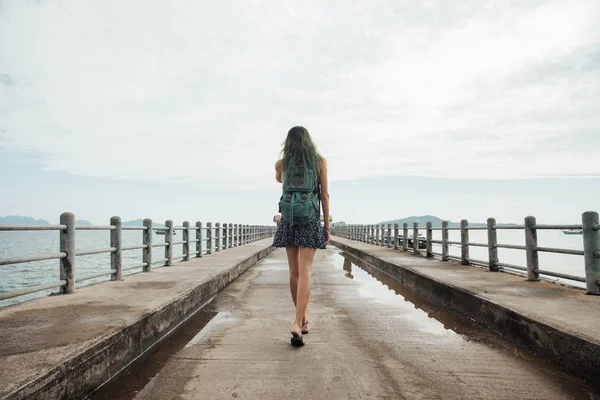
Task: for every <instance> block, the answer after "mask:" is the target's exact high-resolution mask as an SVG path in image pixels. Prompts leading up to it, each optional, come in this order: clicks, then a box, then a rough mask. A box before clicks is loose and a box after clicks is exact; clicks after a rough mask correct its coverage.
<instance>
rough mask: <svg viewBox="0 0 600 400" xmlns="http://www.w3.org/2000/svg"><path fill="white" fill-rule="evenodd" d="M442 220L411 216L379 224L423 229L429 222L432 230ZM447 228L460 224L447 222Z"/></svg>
mask: <svg viewBox="0 0 600 400" xmlns="http://www.w3.org/2000/svg"><path fill="white" fill-rule="evenodd" d="M443 221H444V220H443V219H441V218H439V217H435V216H433V215H422V216H419V217H417V216H413V217H408V218H402V219H395V220H392V221H383V222H379V224H385V225H387V224H392V225H394V224H398V226H400V227H401V226H404V224H405V223H406V224H408V226H409V227H412V226H413V224H414V223H415V222H416V223H417V224H419V226H420V227H424V226H426V225H427V222H431V226H433V227H434V228H439V227H441V226H442V222H443ZM497 225H502V226H509V225H516V224H501V223H498V224H497ZM469 226H475V227H480V226H487V223H485V224H484V223H480V222H469ZM448 227H450V228H456V227H460V222H452V221H448Z"/></svg>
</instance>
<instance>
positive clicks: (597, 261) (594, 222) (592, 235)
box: [582, 211, 600, 295]
mask: <svg viewBox="0 0 600 400" xmlns="http://www.w3.org/2000/svg"><path fill="white" fill-rule="evenodd" d="M582 221H583V254H584V259H585V286H586V293H587V294H595V295H600V222H599V221H598V213H597V212H594V211H587V212H584V213H583V215H582Z"/></svg>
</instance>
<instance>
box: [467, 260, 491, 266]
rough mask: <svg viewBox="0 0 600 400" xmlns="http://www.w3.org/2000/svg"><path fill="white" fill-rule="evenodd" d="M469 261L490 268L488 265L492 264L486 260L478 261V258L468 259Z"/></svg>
mask: <svg viewBox="0 0 600 400" xmlns="http://www.w3.org/2000/svg"><path fill="white" fill-rule="evenodd" d="M468 261H469V262H470V263H474V264H483V265H485V266H488V265H490V262H489V261H486V260H478V259H476V258H469V259H468Z"/></svg>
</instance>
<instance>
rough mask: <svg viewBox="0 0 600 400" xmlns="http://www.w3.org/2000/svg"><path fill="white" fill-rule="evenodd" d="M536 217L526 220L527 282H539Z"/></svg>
mask: <svg viewBox="0 0 600 400" xmlns="http://www.w3.org/2000/svg"><path fill="white" fill-rule="evenodd" d="M535 224H536V221H535V217H527V218H525V254H526V255H527V280H528V281H539V280H540V273H539V260H538V251H537V230H536V229H535Z"/></svg>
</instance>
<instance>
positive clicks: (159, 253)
mask: <svg viewBox="0 0 600 400" xmlns="http://www.w3.org/2000/svg"><path fill="white" fill-rule="evenodd" d="M409 234H412V229H410V230H409ZM181 235H182V232H181V231H177V236H175V241H177V242H178V241H181V240H182V236H181ZM469 235H470V237H469V241H470V242H473V243H487V232H486V231H479V230H475V231H470V233H469ZM433 238H434V240H441V232H440V231H433ZM192 239H195V233H194V232H192ZM164 240H165V239H164V236H162V235H156V234H155V236H154V243H155V244H156V243H161V242H164ZM449 240H450V241H456V242H459V241H460V231H450V232H449ZM498 243H501V244H515V245H524V244H525V234H524V232H523V231H522V230H499V231H498ZM140 244H142V231H123V246H134V245H140ZM538 245H539V246H541V247H556V248H564V249H573V250H582V249H583V236H582V235H565V234H563V233H562V232H561V231H545V230H543V231H538ZM108 247H110V234H109V232H108V231H77V240H76V248H77V250H89V249H101V248H108ZM203 247H206V246H205V245H204V246H203ZM58 250H59V234H58V232H56V231H33V232H26V231H17V232H0V258H9V257H21V256H25V255H33V254H40V253H57V252H58ZM153 250H154V258H155V259H158V258H163V254H164V250H163V248H162V247H158V248H154V249H153ZM190 250H191V252H192V253H193V252H194V251H195V244H194V243H192V244H191V247H190ZM433 251H434V252H438V253H441V248H440V246H435V245H434V248H433ZM498 252H499V259H500V262H503V263H508V264H513V265H519V266H523V267H525V266H526V262H525V252H524V251H522V250H511V249H498ZM173 253H174V257H178V256H181V255H182V254H183V246H182V245H177V246H175V248H174V251H173ZM450 255H452V256H456V257H460V246H454V245H453V246H450ZM470 256H471V258H473V259H479V260H488V253H487V248H482V247H473V246H472V247H470ZM141 262H142V250H130V251H125V252H123V267H124V268H126V267H128V266H134V265H138V264H140V263H141ZM539 263H540V269H542V270H547V271H553V272H560V273H565V274H570V275H575V276H581V277H583V276H585V267H584V262H583V257H582V256H574V255H566V254H553V253H542V252H540V253H539ZM156 267H157V266H154V268H156ZM109 269H110V254H108V253H106V254H96V255H89V256H78V257H77V264H76V273H77V275H78V276H82V275H87V274H91V273H96V272H101V271H102V270H109ZM139 272H141V268H139V269H135V270H132V271H128V272H126V273H124V275H130V274H135V273H139ZM551 279H552V280H556V281H558V282H562V283H567V284H570V285H573V286H577V287H584V286H585V284H583V283H581V282H574V281H567V280H564V279H557V278H551ZM57 280H59V260H46V261H37V262H29V263H23V264H16V265H5V266H0V292H7V291H11V290H15V289H21V288H24V287H31V286H37V285H41V284H44V283H51V282H54V281H57ZM106 280H110V275H109V274H107V275H106V276H105V277H100V278H95V279H91V280H88V281H84V282H78V283H77V286H78V287H81V286H85V285H89V284H92V283H97V282H102V281H106ZM56 291H58V288H57V289H52V290H45V291H42V292H38V293H33V294H29V295H26V296H21V297H17V298H13V299H8V300H3V301H0V307H3V306H6V305H9V304H14V303H18V302H21V301H24V300H27V299H31V298H35V297H40V296H47V295H48V294H50V293H51V292H56Z"/></svg>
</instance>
